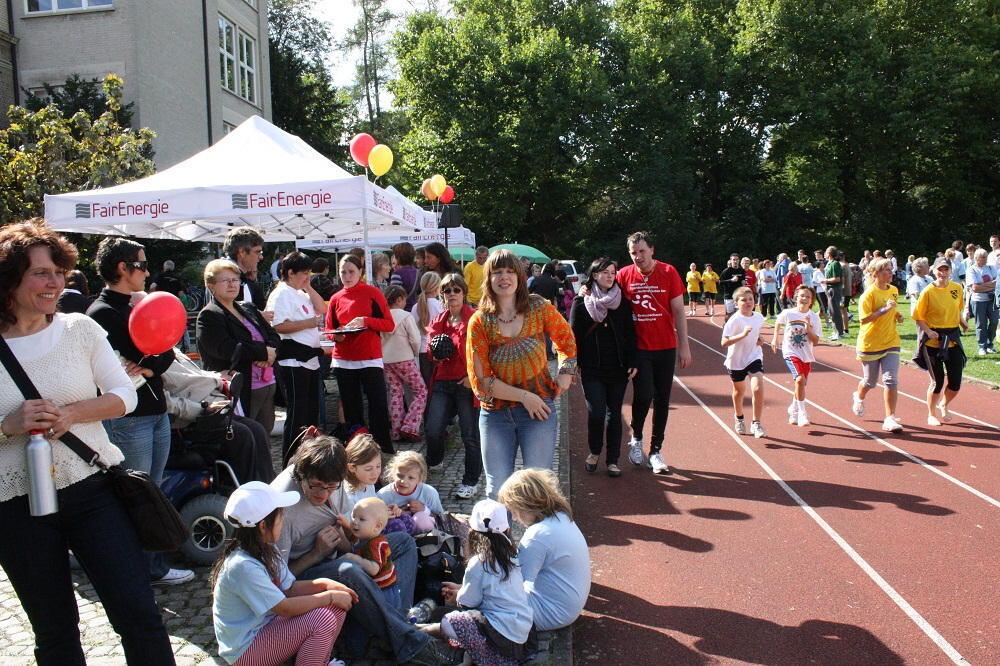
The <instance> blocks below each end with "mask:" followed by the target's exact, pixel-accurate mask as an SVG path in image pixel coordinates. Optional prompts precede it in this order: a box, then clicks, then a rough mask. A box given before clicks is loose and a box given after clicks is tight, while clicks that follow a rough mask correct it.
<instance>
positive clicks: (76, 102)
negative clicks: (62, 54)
mask: <svg viewBox="0 0 1000 666" xmlns="http://www.w3.org/2000/svg"><path fill="white" fill-rule="evenodd" d="M42 87H43V88H44V90H45V96H44V97H42V96H36V95H33V94H31V92H30V91H28V90H25V89H24V88H21V91H22V92H23V93H24V108H26V109H28V110H29V111H41V110H42V109H43V108H45V107H46V106H48V105H49V104H52V105H54V106H55V107H56V108H57V109H59V111H60V112H62V114H63V116H64V117H66V118H69V117H71V116H72V115H73V114H74V113H76V112H77V111H84V112H86V114H87V115H88V116H90V117H91V118H97V117H98V116H100V115H101V114H102V113H104V112H105V111H106V110H107V97H106V96H105V94H104V86H103V85H102V83H101V80H100V79H98V78H93V79H89V80H88V79H84V78H83V77H81V76H80V75H79V74H71V75H70V76H69V78H67V79H66V81H64V82H63V84H62V85H61V86H52V85H49V84H48V83H43V84H42ZM134 106H135V102H129V103H128V104H120V105H119V107H118V109H117V110H116V111H114V114H115V120H116V121H118V124H119V125H121V126H122V127H131V126H132V114H133V111H132V109H133V107H134Z"/></svg>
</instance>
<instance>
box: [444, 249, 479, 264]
mask: <svg viewBox="0 0 1000 666" xmlns="http://www.w3.org/2000/svg"><path fill="white" fill-rule="evenodd" d="M448 251H449V252H451V258H452V259H454V260H455V261H472V260H473V259H475V258H476V251H475V250H474V249H472V248H471V247H454V246H451V247H449V248H448Z"/></svg>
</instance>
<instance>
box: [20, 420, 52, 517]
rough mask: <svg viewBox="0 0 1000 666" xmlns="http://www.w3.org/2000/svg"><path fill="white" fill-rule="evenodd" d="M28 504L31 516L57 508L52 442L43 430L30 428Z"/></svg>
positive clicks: (50, 511) (50, 512) (45, 513)
mask: <svg viewBox="0 0 1000 666" xmlns="http://www.w3.org/2000/svg"><path fill="white" fill-rule="evenodd" d="M27 453H28V506H29V507H30V509H31V515H32V516H47V515H49V514H52V513H55V512H56V511H58V510H59V500H58V498H57V497H56V480H55V475H56V470H55V466H54V465H53V464H52V444H50V443H49V440H47V439H45V432H44V431H43V430H32V431H31V440H30V441H29V442H28V448H27Z"/></svg>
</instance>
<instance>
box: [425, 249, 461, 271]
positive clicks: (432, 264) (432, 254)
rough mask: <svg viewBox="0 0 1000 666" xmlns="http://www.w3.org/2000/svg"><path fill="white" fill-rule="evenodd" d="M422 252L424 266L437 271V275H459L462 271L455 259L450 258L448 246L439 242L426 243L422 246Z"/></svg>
mask: <svg viewBox="0 0 1000 666" xmlns="http://www.w3.org/2000/svg"><path fill="white" fill-rule="evenodd" d="M424 253H425V254H424V261H425V263H426V266H425V268H426V269H427V270H428V271H434V272H435V273H437V274H438V277H444V276H445V275H447V274H448V273H458V274H459V275H461V273H462V271H460V270H459V269H458V266H456V265H455V260H454V259H452V258H451V254H450V253H449V252H448V248H446V247H445V246H444V245H442V244H441V243H428V244H427V246H426V247H425V248H424Z"/></svg>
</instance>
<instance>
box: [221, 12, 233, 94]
mask: <svg viewBox="0 0 1000 666" xmlns="http://www.w3.org/2000/svg"><path fill="white" fill-rule="evenodd" d="M219 73H220V75H221V77H222V79H221V80H222V87H223V88H225V89H226V90H228V91H230V92H234V93H235V92H236V29H235V28H233V24H232V23H230V22H229V21H227V20H226V19H225V18H223V17H221V16H220V17H219Z"/></svg>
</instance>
